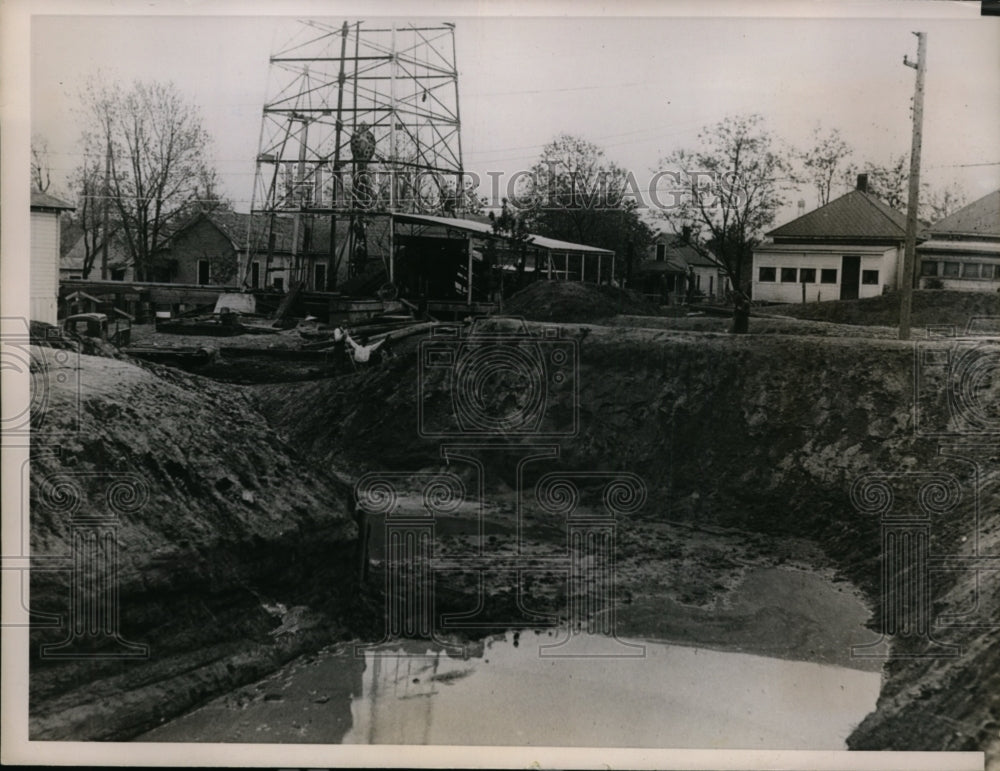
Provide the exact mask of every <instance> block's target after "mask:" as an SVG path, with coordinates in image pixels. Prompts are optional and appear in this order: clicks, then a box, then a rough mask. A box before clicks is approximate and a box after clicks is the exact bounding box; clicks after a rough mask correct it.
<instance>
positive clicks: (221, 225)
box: [167, 208, 347, 254]
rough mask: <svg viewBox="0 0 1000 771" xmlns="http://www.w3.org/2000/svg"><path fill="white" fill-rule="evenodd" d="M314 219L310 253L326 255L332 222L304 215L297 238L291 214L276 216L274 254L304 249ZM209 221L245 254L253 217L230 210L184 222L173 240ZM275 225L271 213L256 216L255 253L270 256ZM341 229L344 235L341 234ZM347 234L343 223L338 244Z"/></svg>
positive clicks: (253, 235)
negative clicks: (308, 224)
mask: <svg viewBox="0 0 1000 771" xmlns="http://www.w3.org/2000/svg"><path fill="white" fill-rule="evenodd" d="M307 219H308V220H310V221H311V225H312V236H311V244H310V247H309V253H310V254H313V253H320V254H326V253H327V252H328V251H329V246H330V244H329V242H330V219H329V217H325V216H322V217H321V216H313V215H304V216H303V217H302V220H301V221H300V223H299V229H298V236H297V238H296V236H295V232H296V231H295V221H294V218H293V217H292V216H290V215H276V216H275V217H274V224H273V232H274V252H275V253H276V254H291V252H292V240H293V238H295V240H296V241H297V242H298V247H299V250H302V249H303V246H304V244H305V233H306V228H305V226H304V222H305V220H307ZM202 221H207V222H210V223H211V224H212V225H214V226H215V227H216V228H218V229H219V231H220V232H221V233H222V234H223V235H224V236H225V237H226V238H228V239H229V242H230V243H231V244H232V247H233V249H234V250H235V251H237V252H245V251H246V248H247V240H248V239H247V236H248V234H249V226H250V222H251V215H249V214H243V213H241V212H234V211H230V210H229V209H221V208H220V209H214V210H212V211H207V212H205V211H203V212H198V213H196V214H194V215H193V216H192V217H191V218H190V219H188V220H187V221H186V222H184V223H183V224H182V225H181V226H180V227H178V228H177V229H176V230H175V231H174V232H173V233H172V234H171V236H170V240H173V239H176V238H177V237H178V236H180V235H181V234H182V233H185V232H186V231H187V230H189V229H190V228H192V227H194V226H195V225H197V224H198V223H199V222H202ZM271 228H272V225H271V222H270V217H269V216H268V215H267V214H261V213H258V214H255V215H253V234H252V238H253V244H254V248H253V251H254V252H256V253H260V254H263V253H266V252H267V242H268V235H269V233H270V232H271ZM341 230H342V231H343V232H341ZM346 234H347V223H346V222H345V223H343V226H342V228H341V229H340V230H338V232H337V242H338V244H339V243H340V242H341V241H342V240H343V238H344V237H346ZM169 245H170V241H169V240H168V242H167V246H168V248H169Z"/></svg>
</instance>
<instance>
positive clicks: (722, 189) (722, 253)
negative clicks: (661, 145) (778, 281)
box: [659, 114, 793, 291]
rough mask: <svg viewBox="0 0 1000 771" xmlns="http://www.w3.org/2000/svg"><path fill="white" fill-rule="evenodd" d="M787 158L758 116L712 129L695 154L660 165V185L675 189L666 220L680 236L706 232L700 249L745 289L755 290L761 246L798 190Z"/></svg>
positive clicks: (677, 154) (699, 241)
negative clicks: (685, 230) (752, 270)
mask: <svg viewBox="0 0 1000 771" xmlns="http://www.w3.org/2000/svg"><path fill="white" fill-rule="evenodd" d="M785 157H786V154H785V153H783V152H780V151H779V147H778V140H777V139H776V138H775V137H774V136H773V135H772V134H771V133H770V132H769V131H768V130H767V129H766V128H765V125H764V119H763V118H762V117H761V116H760V115H756V114H753V115H736V116H730V117H728V118H725V119H724V120H722V121H720V122H719V123H717V124H716V125H714V126H709V127H706V128H704V129H703V130H702V131H701V132H700V133H699V134H698V146H697V147H696V148H695V149H691V150H688V149H682V150H677V151H675V152H673V153H672V154H671V155H669V156H667V157H666V158H664V159H663V160H662V161H661V162H660V172H659V173H660V175H661V177H662V179H661V180H660V183H659V184H660V185H662V184H664V181H666V182H667V183H668V185H670V186H672V189H671V191H670V196H672V198H671V199H670V200H669V205H665V206H664V209H663V216H664V218H665V219H666V220H667V222H668V223H670V225H671V226H672V227H673V229H674V231H675V232H678V233H680V232H681V231H682V227H683V226H685V225H688V226H691V227H692V228H693V229H694V230H695V231H697V232H700V233H701V234H702V238H701V239H695V240H694V241H693V245H694V246H695V248H698V249H700V250H702V251H706V252H707V250H706V246H710V247H711V249H712V252H713V253H714V256H715V257H717V258H718V259H719V260H720V261H721V262H722V264H723V267H724V268H725V269H726V272H727V273H728V274H729V278H730V280H731V281H732V282H733V286H734V287H735V288H737V289H739V290H742V291H746V290H747V289H748V288H749V280H750V275H749V266H750V262H751V259H752V255H753V249H754V247H755V246H756V245H757V244H758V243H759V241H760V238H761V236H762V234H763V231H764V229H765V228H767V227H768V226H769V225H770V224H771V223H772V222H774V218H775V215H776V214H777V212H778V209H780V208H781V206H783V205H784V204H785V192H786V191H787V190H789V189H791V187H792V182H793V177H792V173H791V168H790V165H789V163H788V162H787V161H786V160H785Z"/></svg>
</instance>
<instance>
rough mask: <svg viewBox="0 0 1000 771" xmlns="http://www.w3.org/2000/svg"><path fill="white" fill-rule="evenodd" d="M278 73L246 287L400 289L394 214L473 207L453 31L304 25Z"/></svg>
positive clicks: (273, 62) (277, 64) (260, 161)
mask: <svg viewBox="0 0 1000 771" xmlns="http://www.w3.org/2000/svg"><path fill="white" fill-rule="evenodd" d="M270 68H271V80H272V83H273V87H272V88H271V90H270V93H271V96H270V97H269V101H268V102H267V103H266V104H265V106H264V110H263V117H262V122H261V134H260V143H259V146H258V152H257V160H256V174H255V179H254V191H253V198H252V202H251V212H252V216H251V217H250V218H249V225H248V230H249V232H248V238H247V252H246V260H245V264H244V266H243V271H242V277H243V278H242V283H243V286H244V287H246V288H250V287H251V286H254V288H256V286H267V285H270V284H272V279H271V277H272V276H278V275H281V276H285V275H287V276H288V285H289V288H290V289H292V290H293V291H295V290H297V288H299V287H304V288H308V289H313V290H318V291H323V290H333V289H335V288H336V287H337V276H338V275H341V276H342V275H343V274H344V273H345V272H346V275H347V276H348V278H351V277H359V276H364V275H371V274H377V275H383V272H384V276H385V279H384V280H385V281H388V282H391V281H392V279H393V277H394V265H393V259H392V257H393V256H394V254H395V244H394V243H393V235H392V222H391V215H392V214H393V213H423V214H456V213H458V212H460V211H461V210H462V209H463V208H464V207H463V205H462V204H463V201H464V185H463V177H462V145H461V139H460V132H459V127H460V121H459V107H458V71H457V69H456V62H455V30H454V25H453V24H450V23H441V24H440V25H437V26H435V25H432V24H430V25H429V24H422V23H421V24H418V23H387V22H381V21H378V22H362V21H356V22H353V23H351V22H346V21H345V22H343V23H342V24H339V25H337V24H328V23H325V22H320V21H315V20H306V21H302V22H301V23H300V25H299V28H298V31H297V33H296V35H295V37H294V38H293V39H292V40H291V41H290V42H289V43H288V44H287V45H285V46H283V47H282V48H281V50H280V51H278V52H277V53H275V54H274V55H273V56H271V59H270ZM254 263H257V265H256V267H254V268H253V270H251V266H253V265H254ZM319 266H322V267H319ZM261 267H263V272H262V271H261V270H260V269H261Z"/></svg>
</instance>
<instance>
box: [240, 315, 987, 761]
mask: <svg viewBox="0 0 1000 771" xmlns="http://www.w3.org/2000/svg"><path fill="white" fill-rule="evenodd" d="M528 326H529V328H530V329H532V330H533V331H540V330H541V329H542V328H543V327H542V325H536V324H529V325H528ZM494 329H495V330H499V331H504V330H505V329H507V327H506V326H505V325H504V323H502V322H498V323H497V324H496V325H495V327H494ZM561 329H562V333H563V335H564V336H565V339H569V340H573V341H575V343H576V350H577V354H578V360H579V371H578V373H577V376H576V383H577V386H576V388H557V387H555V386H553V387H552V388H550V390H549V391H548V393H547V395H548V398H549V403H548V406H547V414H546V419H545V420H546V421H547V422H546V423H545V427H546V428H547V429H550V430H555V431H559V430H563V429H565V428H566V425H567V421H570V420H571V419H572V417H571V416H572V414H573V411H572V406H573V399H574V398H578V404H579V416H578V417H579V431H578V433H577V435H576V436H574V437H572V438H569V439H564V440H562V441H561V442H560V444H561V448H562V454H561V461H560V462H561V463H562V464H563V465H565V466H566V467H569V468H575V469H585V470H593V469H608V470H627V471H631V472H634V473H637V474H639V475H640V476H641V477H642V478H643V480H644V481H645V483H646V485H647V487H648V490H649V502H648V504H647V506H646V507H645V509H644V510H643V511H641V512H640V513H639V514H638V515H637V516H648V517H667V518H672V519H678V520H688V521H697V522H701V523H714V524H721V525H726V526H733V527H739V528H746V529H750V530H754V531H758V532H763V533H769V532H770V533H783V534H795V535H801V536H805V537H808V538H811V539H814V540H815V541H816V542H818V543H819V544H820V545H821V546H822V547H823V548H824V550H825V551H826V553H827V554H828V555H829V557H830V558H831V559H832V560H833V562H834V564H835V565H837V566H838V567H839V569H840V570H842V571H843V573H844V574H845V575H846V576H847V577H848V578H849V579H850V580H852V581H853V582H854V583H856V584H857V585H859V586H860V587H861V588H862V589H863V590H864V591H865V592H866V593H867V594H868V595H869V597H870V598H871V600H872V602H873V605H875V607H876V614H875V618H873V622H872V623H873V627H874V626H876V625H877V621H876V620H877V619H878V618H879V608H880V601H881V596H882V592H881V586H880V575H879V556H880V551H881V535H880V521H879V518H878V516H877V515H874V514H872V513H871V512H863V511H859V510H858V508H856V507H855V506H854V505H852V502H851V498H850V490H851V487H852V485H853V484H854V483H855V481H856V480H857V479H858V478H859V477H861V476H862V475H864V474H866V473H868V472H873V471H914V470H917V471H920V470H935V469H940V470H945V471H947V470H949V467H948V465H947V463H946V462H945V461H943V460H942V458H941V457H939V455H938V445H937V443H936V442H935V441H933V440H930V439H927V438H923V437H919V436H917V435H916V433H915V431H914V424H913V414H914V413H913V405H914V393H913V389H914V386H913V383H914V375H913V373H914V348H913V346H912V345H908V344H905V343H900V342H897V341H892V340H858V339H837V338H818V337H784V336H782V337H775V336H748V337H733V336H728V335H713V334H678V333H671V332H668V331H660V330H629V329H622V328H614V329H613V328H607V327H598V326H589V325H564V326H562V327H561ZM419 355H420V353H419V351H418V352H417V353H416V354H413V355H410V356H405V357H401V358H399V359H397V360H395V361H393V362H392V363H391V364H390V365H389V366H387V367H384V368H382V369H380V370H377V371H370V372H366V373H359V374H357V375H353V376H350V377H347V378H341V379H337V380H329V381H318V382H315V383H310V384H305V385H298V386H295V387H294V398H292V396H293V392H292V391H290V390H289V388H290V387H288V386H265V387H260V388H259V389H256V398H257V400H258V403H259V405H260V407H261V410H262V411H263V412H264V414H265V415H267V416H268V419H269V421H270V422H271V423H272V425H274V426H275V428H276V429H277V430H278V431H279V433H281V434H282V435H283V436H284V437H285V438H286V439H288V441H290V442H291V443H293V444H295V445H296V446H297V447H298V448H299V449H300V450H301V451H302V452H304V453H306V454H307V455H309V456H310V457H312V458H314V459H317V460H320V461H321V462H326V463H330V464H333V465H336V466H338V467H340V468H343V469H352V470H354V471H360V470H367V469H372V468H384V469H392V470H397V471H416V470H429V469H440V468H443V466H442V465H441V461H440V450H439V447H440V441H441V440H440V439H437V438H427V437H422V436H421V434H420V431H419V430H418V428H419V427H420V426H419V424H418V410H417V403H418V401H421V402H422V413H421V414H423V415H424V416H425V418H424V420H425V421H426V420H427V419H428V418H427V416H428V415H429V416H431V419H433V418H434V416H437V418H438V419H439V420H442V421H445V422H447V420H448V416H449V414H450V413H453V412H454V402H453V401H452V398H451V395H452V389H453V388H454V387H455V382H454V378H453V377H451V376H450V375H448V374H447V373H443V372H440V371H437V372H432V373H430V374H428V373H427V372H426V371H425V372H424V373H423V375H421V374H420V372H419V368H418V366H417V364H418V356H419ZM489 399H491V400H492V401H491V403H493V404H498V405H503V404H506V405H508V406H510V405H516V404H517V403H518V402H517V399H518V395H517V393H516V388H515V387H514V386H512V387H511V392H510V393H506V394H504V393H497V392H492V393H491V394H490V395H489ZM317 405H322V409H323V410H324V414H326V415H327V416H328V419H325V420H324V419H317V416H316V413H315V410H316V408H317ZM937 406H938V408H939V409H941V410H945V409H947V408H946V406H944V404H943V402H939V403H938V405H937ZM940 417H941V416H940V415H938V418H940ZM511 441H512V442H514V443H527V442H528V441H530V440H527V439H512V440H511ZM993 461H994V462H993V463H992V464H987V467H986V469H985V474H986V476H987V477H989V478H991V479H993V480H994V484H992V485H991V484H985V485H984V487H983V489H984V490H985V491H986V492H985V495H986V497H987V498H988V499H987V500H983V501H982V511H983V512H984V514H983V516H984V517H985V519H986V520H988V522H987V523H986V524H987V526H988V527H992V528H993V529H994V531H995V527H996V519H997V516H998V515H997V505H996V504H997V502H998V501H1000V495H997V492H996V485H995V481H996V474H995V468H996V463H995V461H996V458H993ZM962 468H965V467H962ZM950 470H954V471H956V473H958V474H959V475H960V476H961V474H962V473H964V472H962V471H961V470H960V469H959V468H958V467H952V468H951V469H950ZM487 473H488V474H490V475H491V477H492V478H493V479H502V480H503V484H506V485H507V486H508V487H509V486H510V485H512V484H513V483H514V479H513V469H512V466H511V465H509V464H506V465H505V464H500V465H498V467H496V468H492V469H487ZM529 481H530V480H529ZM973 526H974V523H973V522H972V520H971V519H970V518H969V517H968V516H962V517H956V518H954V519H952V520H949V521H948V522H945V523H938V524H937V525H936V526H935V531H934V535H933V540H932V548H933V549H934V550H936V551H940V552H941V553H950V552H952V553H953V552H954V551H955V550H956V549H958V548H960V547H959V544H962V543H965V542H966V541H967V539H968V538H969V537H970V530H971V529H972V528H973ZM994 546H995V533H994ZM936 580H937V583H936V584H935V592H936V594H937V596H938V597H939V598H941V599H943V600H944V601H946V602H951V603H952V604H956V603H958V604H960V603H967V602H968V601H969V595H970V593H971V592H972V582H973V581H974V574H971V573H969V572H964V573H963V572H955V573H949V574H944V575H941V576H938V577H937V579H936ZM994 594H995V592H994ZM992 601H993V602H994V603H995V602H996V597H995V596H994V597H993V598H992ZM990 634H992V633H991V632H990V631H989V630H982V629H980V630H965V631H949V632H948V633H947V635H948V638H949V639H950V640H951V641H952V642H955V643H956V644H961V645H963V646H964V649H965V653H964V655H963V656H961V657H959V658H955V659H949V660H937V659H915V660H893V661H891V662H890V663H889V664H888V667H887V672H888V675H889V676H888V679H887V681H886V684H885V687H884V690H883V694H882V698H881V700H880V706H879V709H878V711H877V712H876V713H874V714H873V715H872V716H870V717H869V718H868V719H867V720H866V721H865V722H864V724H863V725H862V726H860V727H859V729H858V730H857V731H856V732H855V733H854V735H852V737H851V738H850V746H851V747H853V748H857V749H927V750H941V749H985V748H988V747H995V746H996V744H997V730H996V720H997V718H998V716H1000V706H998V702H997V696H996V695H995V694H997V693H1000V687H998V686H1000V684H998V683H997V682H996V679H997V675H996V674H988V675H982V674H980V673H982V672H984V671H985V672H987V673H996V672H998V671H1000V651H998V648H997V646H995V645H991V644H990V639H991V638H990ZM875 636H876V635H875V633H874V632H873V638H874V637H875ZM941 715H944V716H947V719H945V718H940V717H939V716H941Z"/></svg>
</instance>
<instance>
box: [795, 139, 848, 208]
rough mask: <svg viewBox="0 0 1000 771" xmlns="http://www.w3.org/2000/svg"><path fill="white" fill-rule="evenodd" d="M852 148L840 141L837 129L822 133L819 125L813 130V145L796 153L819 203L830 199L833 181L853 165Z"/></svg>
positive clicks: (840, 177)
mask: <svg viewBox="0 0 1000 771" xmlns="http://www.w3.org/2000/svg"><path fill="white" fill-rule="evenodd" d="M852 154H853V151H852V150H851V146H850V145H849V144H847V142H845V141H844V139H843V137H841V135H840V132H839V131H838V130H837V129H831V130H830V131H828V132H826V133H825V134H824V133H823V132H822V130H821V129H820V127H818V126H817V127H816V128H815V129H814V130H813V146H812V147H811V148H809V149H808V150H805V151H803V152H800V153H799V161H800V162H801V163H802V166H803V169H804V173H803V177H804V179H805V180H806V181H808V182H811V183H812V185H813V187H815V188H816V195H817V197H818V199H819V205H820V206H826V205H827V204H828V203H830V197H831V195H832V193H833V187H834V184H835V183H839V182H840V180H842V179H843V178H844V176H845V174H847V175H849V176H850V175H851V172H852V171H853V169H854V166H853V164H852V163H851V156H852Z"/></svg>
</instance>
